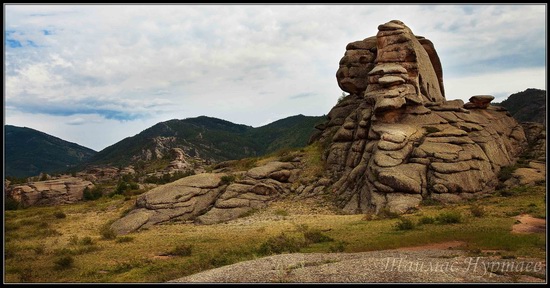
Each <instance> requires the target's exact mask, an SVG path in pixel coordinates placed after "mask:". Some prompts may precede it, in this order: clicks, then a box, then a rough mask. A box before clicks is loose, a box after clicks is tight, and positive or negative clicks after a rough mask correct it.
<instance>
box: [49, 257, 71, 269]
mask: <svg viewBox="0 0 550 288" xmlns="http://www.w3.org/2000/svg"><path fill="white" fill-rule="evenodd" d="M73 263H74V258H73V257H72V256H70V255H64V256H60V257H58V258H57V259H55V261H54V264H55V269H56V270H63V269H67V268H71V266H73Z"/></svg>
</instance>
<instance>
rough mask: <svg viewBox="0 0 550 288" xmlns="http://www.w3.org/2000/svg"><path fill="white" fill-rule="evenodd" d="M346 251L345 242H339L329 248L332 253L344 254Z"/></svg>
mask: <svg viewBox="0 0 550 288" xmlns="http://www.w3.org/2000/svg"><path fill="white" fill-rule="evenodd" d="M345 249H346V244H345V243H344V242H343V241H338V242H336V243H334V244H333V245H330V247H328V250H329V251H330V252H331V253H338V252H344V250H345Z"/></svg>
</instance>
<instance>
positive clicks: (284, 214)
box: [274, 209, 288, 216]
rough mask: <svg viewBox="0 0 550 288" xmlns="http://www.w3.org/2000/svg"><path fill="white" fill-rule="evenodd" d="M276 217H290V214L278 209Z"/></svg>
mask: <svg viewBox="0 0 550 288" xmlns="http://www.w3.org/2000/svg"><path fill="white" fill-rule="evenodd" d="M274 214H275V215H278V216H288V212H287V211H286V210H283V209H278V210H276V211H275V212H274Z"/></svg>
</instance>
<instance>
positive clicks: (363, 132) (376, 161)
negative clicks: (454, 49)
mask: <svg viewBox="0 0 550 288" xmlns="http://www.w3.org/2000/svg"><path fill="white" fill-rule="evenodd" d="M378 29H379V32H378V34H377V36H376V37H371V38H367V39H365V40H363V41H357V42H353V43H350V44H348V46H347V47H346V53H345V55H344V57H343V58H342V60H341V61H340V68H339V70H338V72H337V74H336V78H337V80H338V84H339V86H340V87H341V88H342V89H343V90H344V91H346V92H349V93H351V94H350V95H349V96H348V97H346V98H345V99H344V100H343V101H341V102H340V103H339V104H337V105H336V106H335V107H334V108H333V109H332V110H331V111H330V112H329V114H328V120H327V121H326V123H324V124H322V125H319V126H318V127H317V128H318V129H319V130H320V133H319V134H318V135H317V137H316V138H315V139H313V140H314V141H320V142H321V143H324V144H325V145H326V153H325V157H326V161H327V168H328V171H329V173H330V174H331V178H332V179H333V185H332V187H331V189H332V192H333V193H335V194H336V195H337V202H338V205H339V207H341V208H343V209H344V210H346V211H349V212H353V213H358V212H367V211H374V212H378V211H380V209H389V210H390V211H393V212H398V213H403V212H406V211H407V210H408V209H410V208H412V207H416V206H417V205H418V204H419V203H420V201H422V199H427V198H432V199H437V200H440V201H443V202H458V201H463V200H464V199H470V198H473V197H476V196H480V195H482V194H484V193H488V192H491V191H493V190H494V188H495V186H496V185H497V182H498V180H497V177H496V175H497V173H498V172H499V170H500V168H501V167H503V166H507V165H511V164H513V163H514V162H515V160H516V158H517V156H518V155H519V154H520V152H521V151H522V148H523V146H524V145H525V143H526V138H525V135H524V132H523V129H522V127H521V126H520V125H519V124H518V123H517V122H516V121H515V120H514V119H513V118H512V117H510V115H509V114H508V113H507V112H506V110H505V109H503V108H501V107H497V106H491V105H490V102H491V100H493V98H494V97H493V96H490V95H478V96H472V97H471V98H470V102H469V103H466V104H464V103H463V102H462V101H461V100H453V101H447V100H446V99H445V96H444V88H443V77H442V69H441V63H440V61H439V57H438V56H437V53H436V51H435V48H434V46H433V44H432V43H431V42H430V41H429V40H427V39H425V38H423V37H417V36H414V34H413V33H412V31H411V30H410V29H409V28H408V27H407V26H406V25H405V24H403V22H401V21H397V20H393V21H390V22H388V23H386V24H383V25H380V26H379V27H378Z"/></svg>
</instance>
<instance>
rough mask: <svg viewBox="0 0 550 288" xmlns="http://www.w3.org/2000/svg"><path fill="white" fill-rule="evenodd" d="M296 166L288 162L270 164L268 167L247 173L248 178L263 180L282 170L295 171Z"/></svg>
mask: <svg viewBox="0 0 550 288" xmlns="http://www.w3.org/2000/svg"><path fill="white" fill-rule="evenodd" d="M293 168H294V166H293V165H292V164H290V163H288V162H277V161H274V162H269V163H267V164H266V165H263V166H260V167H255V168H252V169H250V170H248V172H247V173H246V175H247V176H248V177H252V178H254V179H262V178H267V177H268V176H269V175H270V174H271V173H274V172H277V171H280V170H285V169H286V170H288V169H293Z"/></svg>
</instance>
